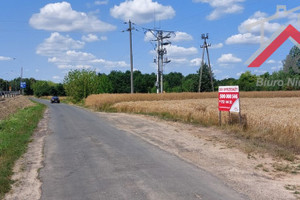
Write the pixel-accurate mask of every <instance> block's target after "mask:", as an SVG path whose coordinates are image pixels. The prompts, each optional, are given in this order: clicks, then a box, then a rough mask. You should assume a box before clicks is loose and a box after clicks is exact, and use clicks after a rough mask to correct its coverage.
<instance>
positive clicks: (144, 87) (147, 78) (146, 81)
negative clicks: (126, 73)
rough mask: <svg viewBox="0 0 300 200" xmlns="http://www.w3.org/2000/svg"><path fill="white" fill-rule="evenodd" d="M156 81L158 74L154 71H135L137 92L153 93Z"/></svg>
mask: <svg viewBox="0 0 300 200" xmlns="http://www.w3.org/2000/svg"><path fill="white" fill-rule="evenodd" d="M155 81H156V75H155V74H154V73H152V74H142V73H141V72H140V71H134V73H133V82H134V91H135V92H136V93H151V92H152V91H151V90H152V88H153V87H154V86H155ZM155 92H156V91H155Z"/></svg>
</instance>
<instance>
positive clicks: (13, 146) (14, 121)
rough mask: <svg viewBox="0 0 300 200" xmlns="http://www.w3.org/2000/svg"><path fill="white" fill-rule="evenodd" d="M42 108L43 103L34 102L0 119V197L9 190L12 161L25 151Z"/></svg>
mask: <svg viewBox="0 0 300 200" xmlns="http://www.w3.org/2000/svg"><path fill="white" fill-rule="evenodd" d="M44 109H45V105H42V104H36V105H34V106H32V107H27V108H25V109H23V110H20V111H18V112H17V113H15V114H13V115H11V116H10V117H9V118H8V119H5V120H0V199H2V198H3V197H4V194H5V193H6V192H8V191H9V190H10V184H11V183H12V181H11V180H10V178H11V176H12V173H13V172H12V168H13V166H14V163H15V161H16V160H17V159H18V158H19V157H20V156H21V155H22V154H23V153H24V152H25V151H26V148H27V144H28V142H29V140H30V137H31V135H32V133H33V131H34V129H35V128H36V127H37V124H38V122H39V120H40V119H41V118H42V116H43V112H44Z"/></svg>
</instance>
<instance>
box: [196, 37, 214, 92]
mask: <svg viewBox="0 0 300 200" xmlns="http://www.w3.org/2000/svg"><path fill="white" fill-rule="evenodd" d="M201 37H202V39H203V45H202V46H200V47H201V48H202V49H203V51H202V61H201V66H200V78H199V88H198V92H201V84H202V73H203V67H204V54H205V52H206V55H207V61H208V70H209V75H210V83H211V89H212V91H213V92H214V91H215V89H214V80H213V76H212V70H211V65H210V59H209V53H208V47H210V46H211V44H207V40H208V33H207V34H202V36H201Z"/></svg>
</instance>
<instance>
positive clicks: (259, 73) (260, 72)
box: [254, 69, 267, 75]
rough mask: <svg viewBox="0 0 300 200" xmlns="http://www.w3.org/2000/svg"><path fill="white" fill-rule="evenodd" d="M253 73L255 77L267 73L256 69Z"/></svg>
mask: <svg viewBox="0 0 300 200" xmlns="http://www.w3.org/2000/svg"><path fill="white" fill-rule="evenodd" d="M254 73H255V74H256V75H262V74H265V73H267V71H266V70H258V69H256V70H254Z"/></svg>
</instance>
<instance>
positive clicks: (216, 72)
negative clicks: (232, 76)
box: [213, 69, 222, 74]
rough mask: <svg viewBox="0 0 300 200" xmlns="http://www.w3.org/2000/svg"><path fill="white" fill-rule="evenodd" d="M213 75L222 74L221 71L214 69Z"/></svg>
mask: <svg viewBox="0 0 300 200" xmlns="http://www.w3.org/2000/svg"><path fill="white" fill-rule="evenodd" d="M213 73H214V74H221V73H222V71H221V70H219V69H214V70H213Z"/></svg>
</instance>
